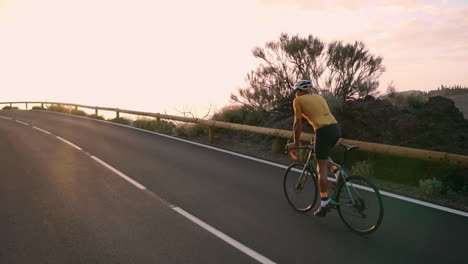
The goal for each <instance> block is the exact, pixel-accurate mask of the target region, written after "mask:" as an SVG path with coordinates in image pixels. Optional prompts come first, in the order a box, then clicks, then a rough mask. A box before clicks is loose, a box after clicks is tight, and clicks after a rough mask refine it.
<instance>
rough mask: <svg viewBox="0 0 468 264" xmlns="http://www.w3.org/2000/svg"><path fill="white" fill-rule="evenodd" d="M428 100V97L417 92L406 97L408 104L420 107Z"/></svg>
mask: <svg viewBox="0 0 468 264" xmlns="http://www.w3.org/2000/svg"><path fill="white" fill-rule="evenodd" d="M427 101H428V98H427V97H425V96H423V95H417V94H410V95H409V96H408V97H407V98H406V103H407V105H409V106H411V107H413V108H416V109H420V108H421V107H422V106H423V105H424V104H426V102H427Z"/></svg>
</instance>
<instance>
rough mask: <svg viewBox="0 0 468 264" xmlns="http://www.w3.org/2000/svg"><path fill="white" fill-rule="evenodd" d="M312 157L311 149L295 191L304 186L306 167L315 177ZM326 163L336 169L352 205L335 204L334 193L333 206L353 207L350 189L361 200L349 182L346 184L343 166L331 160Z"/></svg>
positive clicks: (334, 196)
mask: <svg viewBox="0 0 468 264" xmlns="http://www.w3.org/2000/svg"><path fill="white" fill-rule="evenodd" d="M314 156H315V155H314V153H313V151H312V150H311V149H309V150H308V154H307V160H306V162H305V165H304V168H303V169H302V172H301V176H300V177H299V179H298V181H297V183H296V190H299V189H302V188H303V186H304V184H305V181H306V179H307V173H305V172H306V169H307V167H310V168H311V170H312V172H313V173H314V174H315V177H317V169H316V163H315V161H314V159H312V157H314ZM328 163H330V164H331V165H334V166H336V167H337V168H338V177H339V178H341V179H342V181H341V184H344V186H345V187H346V190H347V192H348V194H349V196H350V197H351V201H352V204H349V203H339V202H336V201H335V199H336V198H337V197H336V195H337V194H336V192H335V193H334V194H333V200H334V201H335V202H334V205H335V206H341V205H343V206H353V205H354V203H355V202H354V198H353V194H352V192H351V189H353V192H354V193H355V194H356V195H357V196H358V197H359V198H361V196H360V195H359V193H358V192H357V191H355V187H354V186H353V184H352V183H351V182H348V183H346V178H347V177H348V174H347V173H346V171H345V170H344V168H343V166H341V165H340V164H338V163H336V162H334V161H333V160H332V159H329V160H328ZM336 180H337V181H338V179H336ZM350 187H351V188H350Z"/></svg>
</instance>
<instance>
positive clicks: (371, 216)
mask: <svg viewBox="0 0 468 264" xmlns="http://www.w3.org/2000/svg"><path fill="white" fill-rule="evenodd" d="M336 197H337V199H336V202H337V203H338V214H339V215H340V218H341V220H342V221H343V222H344V223H345V225H346V226H347V227H348V228H350V229H351V230H352V231H354V232H356V233H358V234H360V235H366V234H370V233H372V232H374V231H375V230H377V228H379V226H380V224H381V223H382V218H383V214H384V208H383V202H382V197H381V196H380V192H379V190H378V189H377V188H376V187H375V186H374V184H373V183H372V182H371V181H370V180H368V179H366V178H364V177H361V176H351V177H349V178H347V179H346V181H345V182H344V183H342V184H340V186H338V190H337V196H336Z"/></svg>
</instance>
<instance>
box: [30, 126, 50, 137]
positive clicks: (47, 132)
mask: <svg viewBox="0 0 468 264" xmlns="http://www.w3.org/2000/svg"><path fill="white" fill-rule="evenodd" d="M33 128H34V129H37V130H39V131H41V132H44V133H46V134H49V135H51V134H52V133H50V132H49V131H45V130H44V129H40V128H38V127H36V126H33Z"/></svg>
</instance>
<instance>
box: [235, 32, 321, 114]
mask: <svg viewBox="0 0 468 264" xmlns="http://www.w3.org/2000/svg"><path fill="white" fill-rule="evenodd" d="M324 46H325V45H324V43H323V42H321V41H320V40H319V39H317V38H314V37H313V36H312V35H309V36H308V37H307V38H300V37H299V36H292V37H291V36H289V35H288V34H282V35H281V36H280V39H279V40H278V41H271V42H268V43H267V44H266V45H265V48H260V47H256V48H254V49H253V51H252V53H253V56H254V57H255V58H259V59H261V61H262V62H261V63H260V65H259V66H258V67H257V69H256V70H253V71H251V72H250V73H249V74H247V78H246V80H247V82H248V84H249V85H248V87H246V88H240V89H239V90H238V94H231V99H232V101H233V102H237V103H241V104H244V105H249V106H252V107H254V108H255V109H259V110H265V111H270V112H285V111H288V110H291V100H292V99H293V96H294V94H293V92H294V91H293V88H292V87H293V85H294V83H295V82H296V81H297V80H299V79H310V80H312V81H313V82H314V83H316V84H317V83H318V80H319V79H320V76H321V75H322V73H323V71H324V68H325V61H324V60H323V56H324V52H323V50H324Z"/></svg>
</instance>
